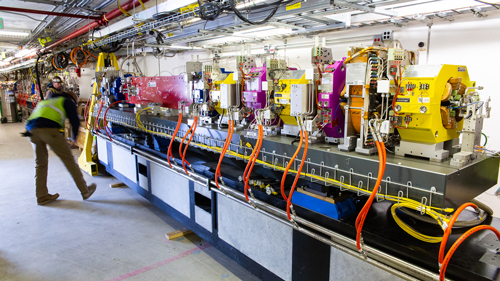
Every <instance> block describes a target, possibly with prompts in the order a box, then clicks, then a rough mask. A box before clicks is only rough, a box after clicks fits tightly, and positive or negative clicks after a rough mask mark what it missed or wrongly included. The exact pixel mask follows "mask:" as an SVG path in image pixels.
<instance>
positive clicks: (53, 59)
mask: <svg viewBox="0 0 500 281" xmlns="http://www.w3.org/2000/svg"><path fill="white" fill-rule="evenodd" d="M52 66H53V67H54V68H55V69H57V70H64V68H58V67H57V66H56V56H53V57H52Z"/></svg>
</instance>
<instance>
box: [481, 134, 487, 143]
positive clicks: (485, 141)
mask: <svg viewBox="0 0 500 281" xmlns="http://www.w3.org/2000/svg"><path fill="white" fill-rule="evenodd" d="M481 134H482V135H483V136H484V138H485V140H484V144H483V146H486V144H487V143H488V137H487V136H486V134H485V133H483V132H481Z"/></svg>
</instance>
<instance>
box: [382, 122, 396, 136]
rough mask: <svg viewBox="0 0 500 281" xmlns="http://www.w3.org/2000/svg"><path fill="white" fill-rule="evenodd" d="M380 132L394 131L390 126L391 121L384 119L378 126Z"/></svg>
mask: <svg viewBox="0 0 500 281" xmlns="http://www.w3.org/2000/svg"><path fill="white" fill-rule="evenodd" d="M380 132H381V133H382V134H392V133H394V127H392V126H391V121H389V120H385V121H384V122H382V125H381V126H380Z"/></svg>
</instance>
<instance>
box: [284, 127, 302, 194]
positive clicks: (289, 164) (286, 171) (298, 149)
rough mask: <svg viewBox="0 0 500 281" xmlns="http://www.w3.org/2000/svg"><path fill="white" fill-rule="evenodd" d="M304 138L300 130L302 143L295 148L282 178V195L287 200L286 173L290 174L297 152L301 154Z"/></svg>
mask: <svg viewBox="0 0 500 281" xmlns="http://www.w3.org/2000/svg"><path fill="white" fill-rule="evenodd" d="M303 140H304V135H303V133H302V131H300V143H299V146H298V147H297V150H295V153H294V154H293V156H292V159H290V162H288V165H287V166H286V169H285V172H284V173H283V177H282V178H281V195H282V196H283V199H285V201H288V198H287V197H286V195H285V180H286V175H287V174H288V170H289V169H290V167H291V166H292V164H293V161H295V157H297V154H299V151H300V149H301V148H302V141H303Z"/></svg>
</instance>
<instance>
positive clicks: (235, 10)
mask: <svg viewBox="0 0 500 281" xmlns="http://www.w3.org/2000/svg"><path fill="white" fill-rule="evenodd" d="M282 3H283V0H280V1H277V2H276V3H275V4H274V8H273V10H272V11H271V13H270V14H269V15H268V16H267V17H266V18H265V19H263V20H261V21H251V20H249V19H247V18H246V17H245V16H243V15H242V14H241V12H240V11H239V10H238V9H237V8H236V5H237V3H236V1H235V0H230V1H229V5H230V6H231V10H232V11H233V12H234V13H235V14H236V16H237V17H238V18H239V19H240V20H242V21H244V22H246V23H249V24H252V25H260V24H265V23H267V22H268V21H269V20H270V19H271V18H272V17H273V16H274V14H276V12H277V11H278V9H279V7H280V4H282Z"/></svg>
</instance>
